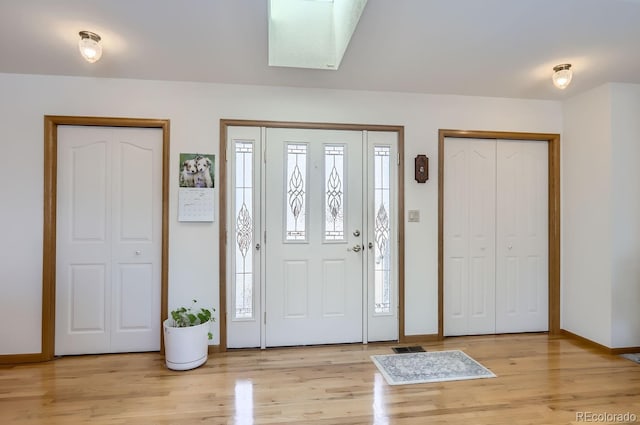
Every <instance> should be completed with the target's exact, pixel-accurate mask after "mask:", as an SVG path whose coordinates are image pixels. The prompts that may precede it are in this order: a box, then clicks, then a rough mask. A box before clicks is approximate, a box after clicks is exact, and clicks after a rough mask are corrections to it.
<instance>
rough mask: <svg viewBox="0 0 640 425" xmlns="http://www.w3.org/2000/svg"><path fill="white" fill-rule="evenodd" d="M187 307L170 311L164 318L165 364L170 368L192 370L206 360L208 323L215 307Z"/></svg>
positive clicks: (213, 320)
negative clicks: (168, 315)
mask: <svg viewBox="0 0 640 425" xmlns="http://www.w3.org/2000/svg"><path fill="white" fill-rule="evenodd" d="M196 304H197V301H196V300H193V303H192V304H191V306H190V307H179V308H176V309H175V310H172V311H171V317H170V318H168V319H167V320H165V321H164V323H163V329H164V355H165V362H166V364H167V367H168V368H169V369H172V370H189V369H195V368H196V367H198V366H201V365H203V364H205V363H206V362H207V358H208V348H209V344H208V341H209V340H210V339H212V338H213V335H212V334H211V325H210V324H211V322H215V317H214V313H215V311H216V310H215V309H214V308H210V309H209V308H196Z"/></svg>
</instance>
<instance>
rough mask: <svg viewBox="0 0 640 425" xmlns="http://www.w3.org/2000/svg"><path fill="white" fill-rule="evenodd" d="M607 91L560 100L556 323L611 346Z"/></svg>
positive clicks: (597, 89)
mask: <svg viewBox="0 0 640 425" xmlns="http://www.w3.org/2000/svg"><path fill="white" fill-rule="evenodd" d="M610 105H611V91H610V87H609V85H605V86H601V87H598V88H596V89H593V90H590V91H588V92H586V93H583V94H581V95H578V96H575V97H573V98H571V99H569V100H567V101H565V103H564V109H563V116H564V131H563V135H562V140H561V147H562V153H561V155H562V166H561V171H562V177H561V184H562V200H561V208H562V218H561V223H562V224H561V231H562V238H561V241H562V263H561V273H562V283H561V288H562V295H561V298H562V299H561V312H562V319H561V326H562V328H563V329H566V330H568V331H570V332H573V333H575V334H578V335H580V336H583V337H585V338H588V339H590V340H592V341H595V342H598V343H600V344H602V345H605V346H607V347H611V279H612V277H611V271H612V265H611V244H612V241H611V179H612V170H611V117H610V114H611V106H610Z"/></svg>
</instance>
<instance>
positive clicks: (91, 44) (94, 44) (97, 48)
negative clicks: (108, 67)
mask: <svg viewBox="0 0 640 425" xmlns="http://www.w3.org/2000/svg"><path fill="white" fill-rule="evenodd" d="M79 34H80V41H79V42H78V48H79V49H80V54H81V55H82V57H83V58H85V60H86V61H87V62H89V63H94V62H97V61H98V60H99V59H100V57H101V56H102V45H101V44H100V36H99V35H98V34H96V33H94V32H91V31H80V33H79Z"/></svg>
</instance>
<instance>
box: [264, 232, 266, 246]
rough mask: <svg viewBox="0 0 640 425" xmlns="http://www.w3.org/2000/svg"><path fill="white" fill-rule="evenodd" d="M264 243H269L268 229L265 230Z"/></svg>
mask: <svg viewBox="0 0 640 425" xmlns="http://www.w3.org/2000/svg"><path fill="white" fill-rule="evenodd" d="M264 244H265V245H266V244H267V231H266V230H265V231H264Z"/></svg>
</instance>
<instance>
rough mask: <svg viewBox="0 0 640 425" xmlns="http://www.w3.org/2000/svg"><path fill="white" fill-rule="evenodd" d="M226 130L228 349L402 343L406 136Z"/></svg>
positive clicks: (367, 133) (242, 129) (369, 132)
mask: <svg viewBox="0 0 640 425" xmlns="http://www.w3.org/2000/svg"><path fill="white" fill-rule="evenodd" d="M227 135H228V139H227V148H226V155H225V156H226V161H227V167H228V169H229V173H228V179H227V181H228V185H227V189H228V193H229V198H228V199H229V202H228V208H227V216H228V222H227V228H228V229H229V230H228V232H227V247H228V253H229V258H228V263H227V270H228V271H229V272H228V279H227V311H228V312H229V313H228V316H227V317H228V320H227V332H228V333H227V346H228V347H230V348H242V347H266V346H276V345H301V344H324V343H340V342H355V341H392V340H397V339H398V274H399V273H398V262H399V249H398V247H399V245H398V234H399V232H398V216H397V205H398V191H397V188H398V156H397V154H398V134H397V133H396V132H388V131H387V132H385V131H334V130H298V129H274V128H265V127H233V126H230V127H228V128H227Z"/></svg>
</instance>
